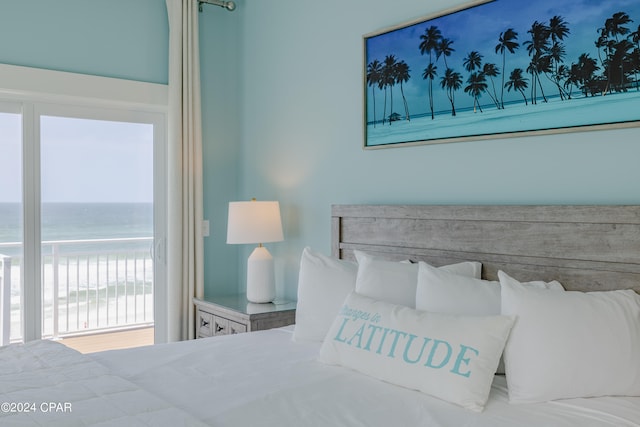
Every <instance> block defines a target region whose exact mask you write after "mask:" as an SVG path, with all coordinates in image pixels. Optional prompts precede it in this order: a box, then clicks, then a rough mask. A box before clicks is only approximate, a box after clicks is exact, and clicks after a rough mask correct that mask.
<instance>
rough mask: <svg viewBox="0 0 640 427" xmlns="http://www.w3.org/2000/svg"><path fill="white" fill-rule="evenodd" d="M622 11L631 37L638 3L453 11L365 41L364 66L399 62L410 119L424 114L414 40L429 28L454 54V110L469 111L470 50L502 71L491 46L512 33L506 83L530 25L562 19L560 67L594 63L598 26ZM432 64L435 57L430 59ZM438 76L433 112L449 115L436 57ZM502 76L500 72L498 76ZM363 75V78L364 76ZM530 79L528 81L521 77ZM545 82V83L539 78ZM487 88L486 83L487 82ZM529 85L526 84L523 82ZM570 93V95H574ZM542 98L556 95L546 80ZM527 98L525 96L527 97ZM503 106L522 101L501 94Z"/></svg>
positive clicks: (510, 4) (548, 0)
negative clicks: (457, 82) (586, 57)
mask: <svg viewBox="0 0 640 427" xmlns="http://www.w3.org/2000/svg"><path fill="white" fill-rule="evenodd" d="M619 11H624V12H626V13H628V14H629V16H630V17H631V19H632V20H633V22H632V23H631V24H630V25H628V27H629V28H630V30H631V31H632V32H633V31H635V30H637V29H638V25H640V2H638V1H637V0H606V1H602V0H534V1H523V0H495V1H492V2H489V3H486V4H482V5H480V6H476V7H474V8H471V9H466V10H463V11H459V12H457V13H455V14H451V15H447V16H443V17H438V18H434V19H430V20H428V21H425V22H422V23H418V24H415V25H412V26H410V27H407V28H405V29H402V30H399V31H395V32H391V33H385V34H381V35H378V36H374V37H371V38H368V39H367V40H366V50H367V51H366V63H365V66H366V64H368V63H370V62H371V61H372V60H374V59H378V60H379V61H380V62H383V61H384V58H385V56H387V55H389V54H393V55H395V56H396V58H397V59H398V60H399V61H400V60H403V61H405V62H406V63H407V64H408V65H409V67H410V74H411V79H410V80H409V81H408V82H407V83H404V84H403V86H404V92H405V95H406V97H407V101H408V104H409V109H410V113H411V114H419V113H426V112H428V111H429V106H428V95H427V81H426V80H424V79H423V78H422V73H423V71H424V69H425V67H426V66H427V64H428V63H429V57H428V55H426V54H425V55H422V54H421V53H420V50H419V44H420V35H421V34H423V33H424V31H425V29H426V28H427V27H429V26H431V25H435V26H437V27H438V28H439V29H440V31H441V32H442V36H443V37H446V38H448V39H451V40H453V44H452V47H453V48H454V49H455V51H454V52H453V53H452V54H451V56H449V57H447V63H448V65H449V67H450V68H453V69H454V70H456V71H458V72H459V73H461V74H462V76H463V86H462V88H461V89H460V90H459V91H457V92H456V94H455V98H456V108H462V107H469V106H471V105H472V101H473V100H472V98H471V96H469V95H468V94H466V93H464V91H463V88H464V87H465V86H466V85H467V83H466V80H467V77H468V75H469V73H468V72H467V71H466V70H465V69H464V66H463V61H464V58H465V56H466V55H467V54H468V53H469V52H470V51H472V50H476V51H478V52H480V53H481V54H482V55H483V63H487V62H491V63H494V64H495V65H496V66H498V68H500V69H502V55H501V54H499V53H495V46H496V45H497V44H498V38H499V35H500V33H501V32H503V31H505V30H506V29H508V28H513V29H514V30H515V31H516V32H517V33H518V40H517V41H518V42H519V43H520V48H519V49H518V50H517V51H516V53H515V54H513V55H511V54H509V53H507V57H506V69H507V77H508V75H509V73H510V72H511V70H512V69H514V68H516V67H519V68H522V69H523V70H526V68H527V65H528V63H529V60H530V58H529V56H528V54H527V51H526V48H525V47H524V46H523V43H524V42H525V41H527V40H528V39H529V34H528V33H527V30H529V29H530V28H531V24H532V23H533V22H534V21H539V22H542V23H546V24H548V22H549V19H550V18H551V17H553V16H555V15H560V16H562V17H563V18H564V19H565V21H566V22H567V24H568V26H569V30H570V34H569V35H568V37H566V38H565V40H564V44H565V48H566V57H565V64H567V65H570V64H571V63H573V62H577V59H578V57H579V55H580V54H581V53H589V54H590V56H591V57H592V58H594V59H597V58H598V50H597V49H596V47H595V41H596V39H597V38H598V28H601V27H602V26H603V25H604V22H605V20H606V19H607V18H609V17H611V16H612V15H613V14H614V13H616V12H619ZM434 61H435V55H434ZM436 65H437V67H438V76H437V77H436V79H435V80H434V82H433V89H434V109H435V110H436V111H440V110H449V109H450V103H449V100H448V99H447V98H446V95H445V92H444V90H442V89H441V88H440V77H442V75H444V71H445V69H446V67H445V65H444V62H443V59H442V57H441V58H440V59H439V60H438V62H437V63H436ZM501 71H502V70H501ZM365 73H366V72H365ZM525 77H528V78H529V79H530V75H528V74H527V75H525ZM501 78H502V77H501V76H498V77H496V78H495V79H494V82H495V84H496V89H497V91H498V95H499V94H500V87H501V85H502V81H501ZM542 79H544V80H546V78H544V77H542ZM488 84H489V87H491V83H490V82H488ZM529 84H530V85H531V82H530V81H529ZM375 91H376V94H375V96H376V100H377V104H376V105H377V114H378V117H380V116H381V114H380V111H381V110H382V106H383V99H384V95H383V93H382V92H381V91H380V90H378V88H377V87H376V88H375ZM576 91H577V90H576V89H574V93H576ZM545 92H547V93H551V94H557V90H556V89H554V87H553V86H551V83H550V82H549V81H548V80H547V83H546V85H545ZM527 95H528V93H527ZM504 96H505V102H506V101H508V100H510V99H513V100H517V99H518V98H519V99H522V97H521V95H520V94H518V93H515V92H507V91H506V90H505V94H504ZM367 98H368V99H369V102H368V115H369V117H372V103H371V101H370V99H371V98H372V89H371V87H367ZM481 102H482V103H483V104H486V103H491V99H490V98H489V97H488V96H487V95H486V94H484V95H483V96H482V98H481ZM401 109H402V107H401V96H400V88H399V86H398V85H396V86H395V87H394V111H395V112H399V113H402V111H400V110H401Z"/></svg>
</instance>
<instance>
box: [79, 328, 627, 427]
mask: <svg viewBox="0 0 640 427" xmlns="http://www.w3.org/2000/svg"><path fill="white" fill-rule="evenodd" d="M291 335H292V329H291V328H283V329H274V330H270V331H262V332H254V333H250V334H240V335H233V336H223V337H215V338H206V339H200V340H197V341H190V342H184V343H173V344H164V345H158V346H152V347H143V348H137V349H130V350H118V351H111V352H104V353H96V354H94V355H92V356H91V359H92V360H93V361H94V362H96V363H97V364H99V365H100V366H102V367H103V368H105V369H106V370H107V371H108V372H109V373H110V374H111V375H117V376H118V377H120V378H121V379H122V380H124V381H126V383H128V384H135V385H136V386H138V387H139V388H140V389H141V391H140V393H152V394H153V395H154V396H155V397H157V398H158V399H159V400H160V401H161V402H171V404H172V405H174V406H173V409H174V411H176V412H175V414H179V413H183V414H190V415H191V416H192V417H193V418H195V419H197V420H200V421H202V422H203V423H204V424H206V425H213V426H237V427H240V426H242V427H244V426H254V425H255V426H257V425H260V426H332V427H335V426H363V427H364V426H367V427H375V426H385V427H386V426H390V425H392V426H417V425H421V426H447V427H448V426H457V427H483V426H484V427H500V426H509V427H512V426H523V427H527V426H536V427H539V426H545V427H560V426H567V427H568V426H577V425H579V426H581V427H584V426H594V427H595V426H616V427H625V426H635V427H639V426H640V398H638V397H604V398H592V399H570V400H561V401H555V402H549V403H541V404H529V405H512V404H509V403H508V401H507V390H506V382H505V380H504V377H502V376H496V377H495V380H494V383H493V386H492V390H491V396H490V398H489V402H488V403H487V406H486V408H485V410H484V412H482V413H474V412H471V411H468V410H464V409H462V408H459V407H457V406H454V405H452V404H450V403H447V402H444V401H441V400H438V399H436V398H431V397H429V396H427V395H424V394H422V393H419V392H416V391H411V390H407V389H403V388H401V387H397V386H394V385H390V384H387V383H384V382H381V381H378V380H376V379H373V378H369V377H367V376H364V375H362V374H359V373H357V372H354V371H351V370H348V369H345V368H341V367H334V366H326V365H323V364H321V363H319V362H317V361H316V358H317V355H318V350H319V346H320V344H319V343H304V342H293V341H292V340H291ZM81 405H82V403H78V404H77V406H78V408H79V409H78V410H80V406H81ZM74 407H76V404H74ZM152 425H176V424H174V423H170V422H168V423H165V424H152ZM186 425H189V424H188V423H187V424H186Z"/></svg>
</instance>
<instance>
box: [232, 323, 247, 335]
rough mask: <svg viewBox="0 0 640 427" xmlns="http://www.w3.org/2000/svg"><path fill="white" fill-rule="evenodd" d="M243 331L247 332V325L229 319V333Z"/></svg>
mask: <svg viewBox="0 0 640 427" xmlns="http://www.w3.org/2000/svg"><path fill="white" fill-rule="evenodd" d="M243 332H247V325H243V324H242V323H238V322H234V321H233V320H229V333H230V334H232V335H233V334H241V333H243Z"/></svg>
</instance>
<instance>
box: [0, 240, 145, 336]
mask: <svg viewBox="0 0 640 427" xmlns="http://www.w3.org/2000/svg"><path fill="white" fill-rule="evenodd" d="M152 245H153V238H151V237H142V238H122V239H92V240H57V241H45V242H42V262H41V267H42V270H41V271H42V335H43V337H53V338H57V337H62V336H65V335H72V334H76V333H84V332H93V331H104V330H109V329H120V328H123V327H129V326H138V325H148V324H152V323H153V260H152V253H151V248H152ZM20 246H21V245H20V244H19V243H7V244H3V243H0V345H4V344H7V343H8V342H9V341H10V340H11V341H14V340H19V339H20V338H21V337H20V335H21V332H20V331H21V306H22V302H21V293H22V289H23V284H22V274H21V268H23V266H22V257H21V255H20V254H18V255H16V254H15V253H16V252H20ZM11 248H13V250H11ZM3 252H5V254H2V253H3ZM6 252H14V254H13V255H7V254H6ZM9 337H10V338H9Z"/></svg>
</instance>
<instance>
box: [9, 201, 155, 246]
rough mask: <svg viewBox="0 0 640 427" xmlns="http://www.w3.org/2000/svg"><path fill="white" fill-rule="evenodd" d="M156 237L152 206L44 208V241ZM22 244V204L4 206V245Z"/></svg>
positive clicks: (51, 205)
mask: <svg viewBox="0 0 640 427" xmlns="http://www.w3.org/2000/svg"><path fill="white" fill-rule="evenodd" d="M152 236H153V204H152V203H43V204H42V213H41V237H42V240H43V241H55V240H89V239H114V238H128V237H152ZM21 241H22V208H21V204H19V203H0V245H1V244H2V243H8V242H21ZM7 249H9V248H7ZM3 252H5V251H4V250H3Z"/></svg>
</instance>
